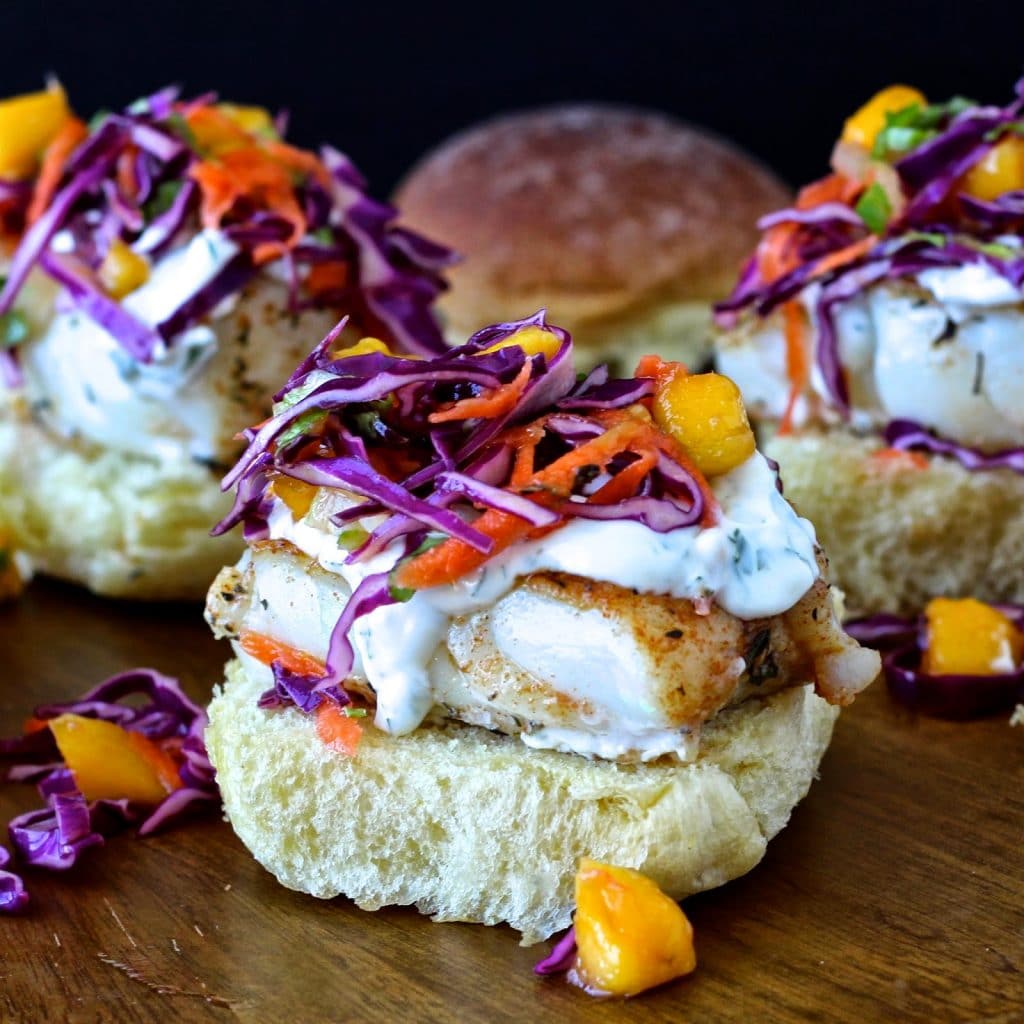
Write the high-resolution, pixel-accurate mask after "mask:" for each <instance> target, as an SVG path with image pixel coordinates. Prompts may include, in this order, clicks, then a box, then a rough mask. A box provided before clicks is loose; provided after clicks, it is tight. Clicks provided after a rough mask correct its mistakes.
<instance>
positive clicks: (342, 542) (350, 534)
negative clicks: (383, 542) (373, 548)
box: [338, 523, 370, 551]
mask: <svg viewBox="0 0 1024 1024" xmlns="http://www.w3.org/2000/svg"><path fill="white" fill-rule="evenodd" d="M369 536H370V532H369V530H366V529H364V528H363V527H362V526H360V525H359V524H358V523H357V524H356V525H355V526H349V527H346V528H345V529H344V530H342V531H341V533H339V534H338V547H339V548H342V549H343V550H344V551H355V549H356V548H361V547H362V546H363V545H364V544H365V543H366V541H367V540H368V539H369Z"/></svg>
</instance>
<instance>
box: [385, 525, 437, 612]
mask: <svg viewBox="0 0 1024 1024" xmlns="http://www.w3.org/2000/svg"><path fill="white" fill-rule="evenodd" d="M447 539H448V538H447V537H445V535H444V534H443V533H430V534H427V537H426V540H424V541H423V543H422V544H421V545H420V546H419V547H418V548H417V549H416V550H415V551H413V552H412V553H411V554H408V555H406V556H405V558H403V559H402V560H401V561H400V562H399V563H398V564H397V565H396V566H395V567H394V569H392V570H391V573H390V574H389V576H388V593H389V594H390V595H391V596H392V597H393V598H394V599H395V600H396V601H402V602H405V601H408V600H410V599H411V598H412V596H413V594H415V593H416V591H415V590H413V589H411V588H409V587H399V586H398V585H397V584H396V583H395V574H396V573H397V572H398V570H399V569H401V567H402V566H403V565H405V564H406V562H411V561H412V560H413V559H414V558H415V557H416V556H417V555H422V554H423V552H424V551H429V550H430V549H431V548H436V547H437V546H438V544H443V543H444V542H445V541H446V540H447Z"/></svg>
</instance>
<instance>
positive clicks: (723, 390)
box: [653, 367, 755, 477]
mask: <svg viewBox="0 0 1024 1024" xmlns="http://www.w3.org/2000/svg"><path fill="white" fill-rule="evenodd" d="M653 411H654V421H655V422H656V423H657V424H658V426H659V427H660V428H661V429H662V430H663V431H664V432H665V433H666V434H668V435H670V436H671V437H673V438H675V440H676V441H678V442H679V443H680V444H681V445H682V446H683V447H684V448H685V449H686V452H687V454H688V455H689V456H690V458H691V459H693V461H694V463H695V464H696V466H697V468H698V469H699V470H700V471H701V472H702V473H703V474H704V475H705V476H706V477H713V476H721V475H722V474H723V473H728V472H729V470H731V469H735V468H736V467H737V466H738V465H740V463H742V462H746V460H747V459H749V458H750V456H751V455H753V454H754V448H755V441H754V431H753V430H752V429H751V428H750V421H749V420H748V419H747V410H746V407H745V406H744V404H743V398H742V396H741V395H740V389H739V388H738V387H736V385H735V384H734V383H733V382H732V381H731V380H730V379H729V378H728V377H723V376H722V375H721V374H720V373H698V374H688V373H686V371H685V370H684V369H683V368H682V367H680V368H679V370H678V371H677V372H675V373H672V374H668V375H666V376H665V377H664V378H663V379H661V380H659V382H658V388H657V391H656V392H655V395H654V410H653Z"/></svg>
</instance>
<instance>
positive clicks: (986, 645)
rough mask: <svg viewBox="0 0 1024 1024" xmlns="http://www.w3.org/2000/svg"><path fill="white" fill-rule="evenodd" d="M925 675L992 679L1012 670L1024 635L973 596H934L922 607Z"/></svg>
mask: <svg viewBox="0 0 1024 1024" xmlns="http://www.w3.org/2000/svg"><path fill="white" fill-rule="evenodd" d="M924 614H925V621H926V623H927V633H928V637H927V641H928V642H927V647H926V648H925V652H924V656H923V658H922V659H921V669H922V671H924V672H926V673H927V674H928V675H933V676H940V675H969V676H991V675H1001V674H1003V673H1006V672H1013V671H1015V670H1016V669H1017V668H1018V667H1019V666H1020V663H1021V658H1022V657H1024V634H1022V633H1021V631H1020V630H1019V629H1017V627H1016V626H1015V625H1014V624H1013V622H1011V621H1010V619H1009V618H1007V617H1006V616H1005V615H1004V614H1003V613H1002V612H1001V611H999V610H998V609H996V608H993V607H992V606H991V605H987V604H984V603H983V602H982V601H977V600H975V599H974V598H973V597H965V598H961V599H953V598H948V597H936V598H934V599H933V600H932V601H929V602H928V606H927V607H926V608H925V611H924Z"/></svg>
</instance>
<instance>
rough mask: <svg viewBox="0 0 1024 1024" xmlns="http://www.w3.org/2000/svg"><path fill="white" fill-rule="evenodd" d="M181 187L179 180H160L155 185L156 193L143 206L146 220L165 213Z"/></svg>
mask: <svg viewBox="0 0 1024 1024" xmlns="http://www.w3.org/2000/svg"><path fill="white" fill-rule="evenodd" d="M183 187H184V185H183V183H182V182H180V181H162V182H161V183H160V184H159V185H157V187H156V193H155V194H154V195H153V198H152V199H150V200H149V202H148V203H146V206H145V214H146V220H148V221H153V220H156V218H157V217H159V216H160V215H161V214H163V213H166V212H167V211H168V210H169V209H170V208H171V207H172V206H173V205H174V200H175V199H176V198H177V197H178V193H179V192H180V191H181V190H182V188H183Z"/></svg>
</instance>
